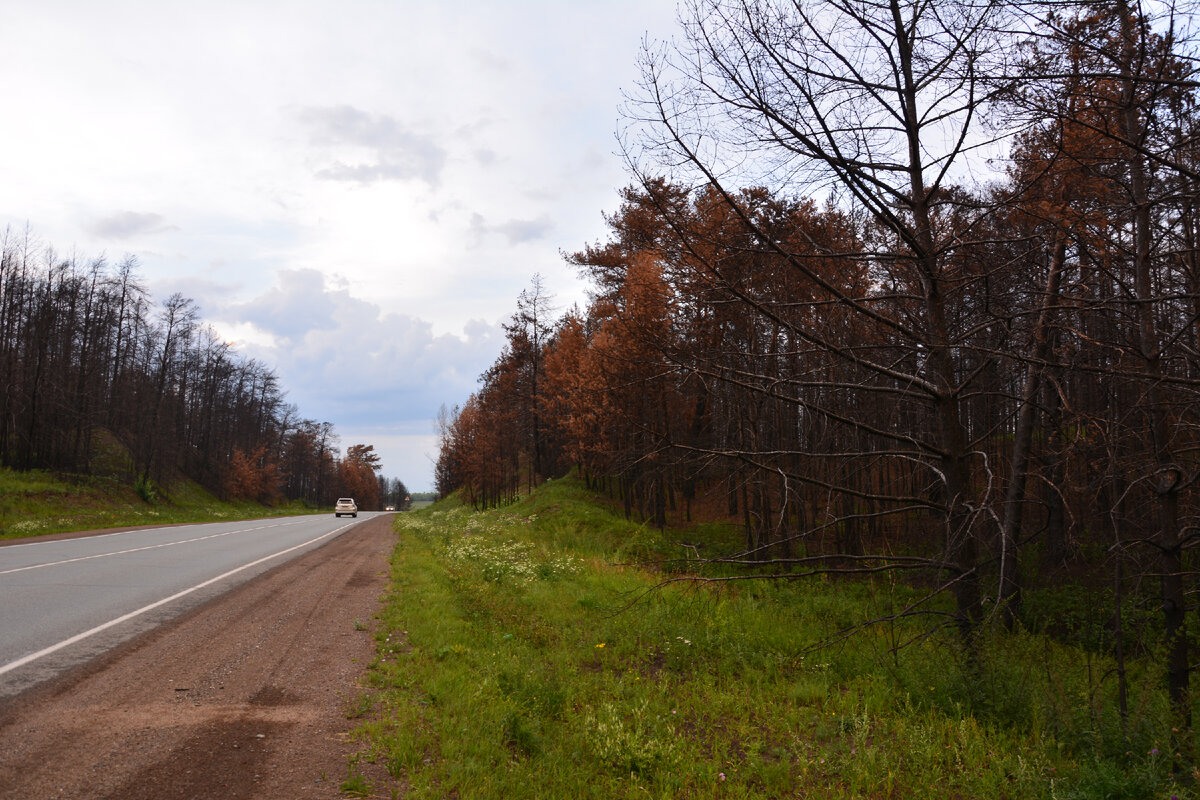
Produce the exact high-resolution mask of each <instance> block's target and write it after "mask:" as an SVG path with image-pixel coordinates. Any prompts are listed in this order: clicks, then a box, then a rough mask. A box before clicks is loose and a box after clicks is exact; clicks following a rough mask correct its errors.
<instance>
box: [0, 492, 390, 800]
mask: <svg viewBox="0 0 1200 800" xmlns="http://www.w3.org/2000/svg"><path fill="white" fill-rule="evenodd" d="M391 522H392V519H391V515H386V516H379V517H374V518H372V519H370V520H366V521H364V522H362V523H361V524H359V525H357V526H355V527H354V528H353V529H351V530H350V531H348V532H346V533H345V534H343V535H341V536H339V537H337V538H336V539H334V540H333V541H331V542H329V543H328V544H326V545H324V546H323V547H320V548H318V549H316V550H313V551H311V552H309V553H305V554H304V555H302V556H300V557H299V558H297V559H295V560H293V561H290V562H288V563H286V564H283V565H280V566H279V567H276V568H275V569H273V570H271V571H269V572H267V573H265V574H263V575H262V576H260V577H258V578H256V579H255V580H252V581H250V582H248V583H245V584H242V585H241V586H239V587H237V588H236V589H234V590H232V591H230V592H229V593H227V594H225V595H222V596H221V597H218V598H214V599H213V600H210V601H209V602H207V603H205V604H203V605H201V606H199V607H197V608H195V609H193V610H191V611H189V612H187V613H186V614H184V615H183V616H182V617H180V618H179V619H177V620H175V621H173V622H170V623H167V624H165V625H163V626H160V627H159V628H156V629H155V630H153V631H150V632H148V633H146V634H143V635H142V636H140V637H138V638H136V639H133V640H131V641H130V642H128V643H126V644H124V645H122V646H120V647H118V648H117V649H116V650H114V651H113V652H111V653H109V654H108V655H106V656H104V657H102V658H99V659H97V660H95V661H93V662H91V663H89V664H86V665H84V666H82V667H79V668H77V669H75V670H73V671H71V672H69V673H68V674H66V675H65V676H63V677H62V678H59V679H57V680H54V681H52V682H50V683H47V684H43V685H41V686H39V687H36V688H35V689H32V690H30V691H27V692H25V693H23V694H21V695H18V696H16V697H13V698H10V699H8V700H4V701H0V798H14V799H15V798H22V799H23V800H24V799H26V798H83V797H87V798H96V799H97V800H101V799H102V798H113V799H114V800H115V799H116V798H121V800H150V799H151V798H153V800H177V799H179V800H182V798H205V799H206V800H207V799H209V798H231V799H232V798H295V799H296V800H303V799H304V798H340V797H341V796H342V795H341V792H340V791H339V789H338V786H339V784H340V783H341V781H342V780H343V779H344V778H345V777H346V768H347V756H348V755H349V753H351V752H352V751H353V750H354V749H355V748H354V746H353V744H352V743H350V742H349V741H347V737H346V733H347V731H349V730H350V729H351V728H352V727H354V721H353V720H350V719H347V716H346V712H347V709H348V708H349V707H350V706H351V705H352V703H353V701H354V700H355V698H356V697H357V696H358V693H359V686H358V682H359V679H360V678H361V676H362V675H363V672H364V670H365V667H366V665H367V664H369V663H370V661H371V659H372V658H373V656H374V649H375V648H374V637H373V636H372V634H371V629H372V628H373V626H374V615H375V613H376V611H377V610H378V607H379V601H380V597H381V596H382V594H383V592H384V590H385V588H386V585H387V575H388V557H389V555H390V554H391V551H392V547H393V545H394V543H395V533H393V532H392V530H391Z"/></svg>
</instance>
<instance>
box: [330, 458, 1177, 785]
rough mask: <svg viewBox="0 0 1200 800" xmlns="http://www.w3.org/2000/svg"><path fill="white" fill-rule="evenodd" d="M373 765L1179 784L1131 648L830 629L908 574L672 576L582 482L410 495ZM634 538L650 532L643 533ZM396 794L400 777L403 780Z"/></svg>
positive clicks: (757, 777)
mask: <svg viewBox="0 0 1200 800" xmlns="http://www.w3.org/2000/svg"><path fill="white" fill-rule="evenodd" d="M395 525H396V528H397V530H398V531H399V534H400V538H399V543H398V545H397V547H396V550H395V554H394V557H393V561H392V587H391V590H390V592H389V595H388V597H387V599H386V602H385V606H384V610H383V611H382V612H381V619H380V624H379V625H378V626H377V628H376V631H377V633H376V635H377V638H378V654H377V658H376V660H375V662H374V663H373V664H372V666H371V669H370V670H369V673H368V682H369V686H368V687H367V689H368V691H370V692H371V698H372V702H373V703H374V706H373V707H374V712H373V713H372V714H371V715H369V716H368V715H366V714H364V717H363V720H364V721H363V722H362V724H361V727H360V728H359V729H358V732H357V735H358V736H359V740H360V742H361V751H360V752H359V753H357V754H356V755H355V756H354V758H353V760H352V765H351V766H352V772H351V781H352V782H353V783H354V786H355V787H356V788H357V789H361V788H363V781H365V778H363V775H362V773H360V769H363V768H364V766H365V765H366V764H372V765H374V769H375V771H376V774H377V775H378V776H380V777H378V779H377V780H376V781H375V785H373V786H372V787H371V790H372V791H373V792H374V793H375V795H376V796H387V795H386V792H387V791H389V787H390V791H391V793H392V796H404V797H413V798H425V797H429V798H434V797H439V798H440V797H445V796H458V797H470V798H493V797H494V798H501V797H503V798H520V797H547V798H553V797H571V798H610V797H641V796H646V797H663V798H666V797H722V798H724V797H732V798H751V797H762V798H768V797H806V798H835V797H836V798H846V797H849V798H924V797H950V798H954V797H958V798H1080V799H1082V798H1105V797H1114V798H1115V797H1121V798H1164V799H1165V798H1168V797H1171V796H1172V795H1176V796H1178V797H1191V796H1194V795H1192V794H1191V793H1190V790H1189V789H1186V788H1183V787H1180V786H1177V785H1176V784H1175V783H1174V782H1173V778H1172V770H1171V758H1170V757H1169V756H1168V755H1166V754H1164V753H1160V749H1161V748H1160V746H1159V743H1160V742H1163V741H1166V740H1167V739H1168V738H1169V736H1170V732H1169V724H1168V723H1167V722H1165V720H1166V719H1167V717H1166V707H1165V702H1164V700H1163V697H1162V693H1161V692H1160V691H1159V688H1158V680H1157V678H1156V677H1155V676H1156V675H1157V674H1159V673H1158V672H1156V671H1155V668H1154V667H1153V665H1146V664H1142V665H1140V666H1139V667H1138V669H1139V670H1140V672H1139V673H1138V674H1137V675H1136V676H1135V677H1134V679H1133V686H1134V691H1135V692H1137V697H1135V698H1133V699H1132V700H1131V707H1136V708H1138V709H1141V710H1140V711H1138V712H1136V713H1135V714H1134V715H1131V718H1129V719H1126V720H1124V721H1122V720H1120V719H1118V718H1117V715H1115V713H1114V712H1113V711H1112V707H1113V706H1112V702H1111V698H1110V695H1111V691H1112V687H1111V686H1110V685H1109V684H1110V681H1107V680H1106V679H1105V677H1104V676H1105V675H1107V674H1108V671H1109V670H1110V667H1111V665H1110V664H1106V663H1104V662H1103V660H1102V659H1100V658H1099V657H1098V656H1095V655H1094V654H1089V653H1087V652H1085V651H1079V650H1076V649H1073V648H1070V647H1067V646H1064V645H1059V644H1056V643H1055V642H1054V641H1052V640H1050V639H1047V638H1044V637H1040V636H1035V635H1032V634H1023V635H1019V636H1012V637H1004V638H998V639H995V640H993V641H990V642H985V643H984V644H983V645H982V647H981V650H980V655H979V657H978V658H977V659H974V660H967V659H964V658H963V657H962V656H961V654H960V651H959V648H958V647H957V645H956V643H955V642H954V641H953V639H945V640H943V639H938V638H928V639H924V640H923V641H921V642H918V643H917V644H913V645H911V646H909V647H906V648H904V649H903V650H900V651H899V653H895V654H894V653H893V652H892V651H891V648H890V644H891V642H892V641H894V640H897V639H904V638H908V636H910V635H911V634H913V633H915V631H913V630H897V629H896V628H890V629H887V628H875V629H872V630H870V631H868V632H866V633H862V634H860V635H858V636H856V637H855V638H853V639H851V640H848V641H845V642H842V643H841V644H840V645H838V646H836V647H830V648H826V649H822V650H818V651H815V652H814V651H811V650H810V649H809V648H810V647H811V645H813V644H814V643H816V642H817V641H819V640H821V639H823V638H825V637H827V636H829V635H830V634H831V633H833V632H834V631H835V630H837V629H838V628H839V627H840V626H842V625H844V624H845V623H847V622H848V621H852V620H853V619H856V618H861V617H863V616H866V615H872V614H877V613H879V611H881V610H882V608H883V606H886V605H887V604H888V603H889V602H892V601H889V600H887V598H888V597H889V596H890V597H893V601H895V602H899V600H900V596H902V595H903V593H904V587H899V586H893V585H888V584H886V583H878V584H869V583H845V582H843V583H833V582H819V581H813V582H804V583H782V582H780V583H770V582H757V583H742V584H739V585H738V586H737V587H736V588H723V589H710V588H706V587H699V586H696V585H694V584H690V583H675V584H670V585H667V586H664V587H659V588H655V586H656V584H657V583H659V582H660V581H661V580H662V579H663V578H664V577H665V576H666V573H663V572H661V571H648V570H646V569H643V568H640V567H637V566H632V565H630V564H628V563H625V564H622V562H629V561H630V559H629V555H630V550H631V549H633V550H636V551H637V552H638V553H639V554H640V555H642V556H646V555H651V554H657V555H678V545H677V543H676V541H677V536H676V537H673V536H672V535H670V534H669V533H668V534H667V535H663V534H660V533H658V532H657V531H651V530H647V529H642V528H639V527H637V526H632V525H630V524H629V523H627V522H625V521H624V520H622V519H620V518H618V517H616V516H614V515H612V514H611V513H609V512H608V511H607V510H605V509H604V508H603V507H601V506H600V505H598V504H596V503H594V502H592V501H591V499H590V498H589V497H588V496H587V495H586V493H585V492H584V491H583V490H582V488H581V487H580V486H579V485H578V484H575V483H573V482H570V481H556V482H551V483H550V484H548V485H547V486H546V487H543V488H542V489H540V490H539V491H537V492H535V493H534V495H533V496H532V497H530V498H527V499H526V500H524V501H522V502H521V503H518V504H516V505H513V506H509V507H507V508H505V509H503V510H499V511H490V512H483V513H476V512H472V511H470V510H468V509H466V508H461V507H454V506H453V505H450V504H447V503H440V504H438V505H437V506H436V507H434V508H433V509H430V510H424V511H421V512H418V513H415V514H406V515H400V516H398V517H397V518H396V520H395ZM631 542H632V543H633V544H632V545H631ZM381 792H382V793H383V794H380V793H381Z"/></svg>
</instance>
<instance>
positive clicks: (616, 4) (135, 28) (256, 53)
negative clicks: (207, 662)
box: [0, 0, 675, 491]
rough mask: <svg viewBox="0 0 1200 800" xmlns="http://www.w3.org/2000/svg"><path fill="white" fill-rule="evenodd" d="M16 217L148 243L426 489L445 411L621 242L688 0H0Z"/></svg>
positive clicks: (9, 205)
mask: <svg viewBox="0 0 1200 800" xmlns="http://www.w3.org/2000/svg"><path fill="white" fill-rule="evenodd" d="M0 12H2V14H0V19H2V20H3V24H0V76H2V80H3V86H4V91H3V95H4V100H5V103H4V106H5V111H4V115H3V122H2V123H0V186H3V187H4V190H3V192H0V226H6V227H11V228H12V229H14V230H17V231H21V230H23V229H24V228H25V226H26V225H28V226H29V228H30V229H31V230H32V232H33V233H34V235H35V236H36V237H38V239H39V240H41V241H42V242H44V243H46V244H49V245H53V246H54V248H55V249H56V250H57V251H58V252H59V253H60V254H65V253H70V252H75V253H77V254H78V255H79V256H80V257H82V258H84V259H90V258H93V257H95V256H98V255H106V256H107V257H108V258H109V259H110V260H112V261H117V260H119V259H120V258H122V257H123V256H125V255H127V254H132V255H135V256H137V258H138V260H139V262H140V265H141V275H142V278H143V280H144V281H145V283H146V285H147V286H148V288H149V289H150V290H151V292H152V293H153V295H154V298H155V299H156V300H158V301H162V300H164V299H166V297H167V296H169V295H170V294H171V293H173V292H176V291H178V292H182V293H183V294H184V295H186V296H188V297H191V298H193V299H194V300H196V302H197V303H198V304H199V306H200V310H201V314H202V316H203V317H204V319H205V320H206V321H207V322H209V323H210V324H212V325H213V326H214V327H216V329H217V330H219V331H220V332H221V333H222V335H223V336H225V337H226V338H227V339H229V340H230V341H234V342H236V343H237V344H238V348H239V350H241V352H243V353H245V354H246V355H248V356H251V357H254V358H258V359H260V360H262V361H263V362H265V363H267V364H269V365H271V366H272V367H273V368H274V369H275V371H276V373H277V374H278V375H279V377H280V380H281V382H282V384H283V386H284V387H285V388H286V389H287V391H288V400H289V402H292V403H295V404H296V405H297V406H298V407H299V409H300V412H301V413H302V414H303V415H304V416H306V417H309V418H313V419H316V420H318V421H328V422H332V423H333V424H334V426H335V427H336V429H337V431H338V433H339V435H340V437H341V445H342V447H343V449H344V448H345V447H347V446H349V445H351V444H355V443H359V442H365V443H370V444H374V445H375V447H376V449H377V450H378V451H379V452H380V454H381V455H382V456H383V468H384V474H386V475H388V476H394V477H399V478H401V479H403V480H404V481H405V483H406V484H407V485H408V486H409V488H410V489H412V490H414V491H416V490H425V489H431V488H432V460H433V459H434V458H436V442H435V438H434V436H433V423H432V420H433V419H434V417H435V415H436V413H437V409H438V407H439V406H440V405H441V404H442V403H445V404H447V405H454V404H456V403H460V402H462V401H463V400H464V399H465V398H466V396H467V395H468V394H469V393H470V392H471V391H472V390H473V389H474V388H475V386H476V378H477V377H478V375H479V373H480V372H482V371H483V370H484V369H485V368H486V367H487V366H488V365H490V364H491V363H492V361H494V360H495V358H496V356H497V355H499V352H500V348H501V345H502V337H501V334H500V332H499V323H500V322H501V321H503V320H504V319H506V318H507V317H509V316H510V315H511V314H512V313H513V311H514V310H515V304H516V297H517V294H518V293H519V292H520V291H521V290H522V289H524V288H526V287H528V285H529V283H530V280H531V278H532V277H533V275H534V273H541V275H542V276H543V278H544V280H545V283H546V286H547V287H548V288H549V290H550V291H551V292H552V293H553V294H554V295H555V297H556V305H557V306H559V307H562V308H565V307H568V306H570V305H571V304H572V303H574V302H582V301H583V298H584V292H585V290H586V286H585V284H583V283H582V282H581V280H580V279H579V278H578V276H577V275H576V274H575V272H574V270H572V269H571V268H570V267H568V266H566V265H565V264H564V263H563V261H562V258H561V256H560V252H562V251H571V250H578V249H580V248H581V247H582V246H583V245H584V244H586V243H588V242H592V241H596V240H598V239H601V238H603V237H604V236H605V228H604V223H603V219H602V216H601V214H602V212H605V211H610V212H611V211H613V210H615V208H616V205H617V192H618V190H619V189H620V188H621V187H622V186H624V185H626V184H627V183H629V180H630V179H629V176H628V175H627V174H626V173H625V171H624V168H623V164H622V161H621V159H620V157H619V156H617V155H616V154H615V153H616V150H617V143H616V140H615V131H616V129H617V126H618V118H619V106H620V105H621V101H622V94H621V92H622V89H625V90H629V89H631V88H633V86H634V84H635V82H636V78H637V57H638V53H639V50H640V47H641V43H642V40H643V38H644V37H645V36H646V35H647V34H648V35H649V36H650V37H652V38H655V39H662V38H669V37H670V36H672V35H673V33H674V30H675V4H674V0H604V1H603V2H601V0H541V1H540V2H539V1H537V0H525V1H523V2H513V1H510V0H493V1H492V2H486V1H485V0H460V1H459V2H434V1H432V0H390V1H385V0H376V1H373V2H367V1H366V0H338V1H337V2H334V1H333V0H287V2H256V1H255V0H238V1H237V2H224V1H223V0H222V1H218V2H211V1H208V2H203V3H196V2H178V1H177V0H130V1H129V2H121V1H120V0H116V1H114V0H106V2H95V0H39V1H38V2H30V0H0Z"/></svg>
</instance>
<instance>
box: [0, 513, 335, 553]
mask: <svg viewBox="0 0 1200 800" xmlns="http://www.w3.org/2000/svg"><path fill="white" fill-rule="evenodd" d="M313 516H324V514H320V515H313ZM267 519H286V520H288V521H287V522H277V523H275V525H268V526H265V527H269V528H270V527H279V526H280V525H298V524H300V523H301V522H303V521H304V520H303V519H297V518H294V517H267ZM292 520H295V521H292ZM231 521H232V522H238V520H231ZM241 521H242V522H249V521H250V520H241ZM221 524H223V523H222V522H221V520H219V519H218V520H213V521H212V522H181V523H179V524H178V525H149V526H146V527H140V528H134V529H133V530H130V531H113V532H112V533H97V534H96V535H95V536H88V537H86V538H88V539H107V538H108V537H110V536H129V535H130V534H134V533H145V532H146V531H167V530H171V529H172V528H192V527H196V526H198V525H221ZM61 541H64V540H63V539H55V540H53V541H34V542H13V541H11V540H9V541H7V542H6V543H4V549H6V550H7V549H10V548H11V549H16V548H18V547H45V546H47V545H52V544H58V543H59V542H61Z"/></svg>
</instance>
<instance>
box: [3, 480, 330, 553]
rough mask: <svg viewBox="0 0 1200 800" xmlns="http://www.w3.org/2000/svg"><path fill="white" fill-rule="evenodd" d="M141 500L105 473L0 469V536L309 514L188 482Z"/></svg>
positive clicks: (307, 510) (296, 506) (295, 507)
mask: <svg viewBox="0 0 1200 800" xmlns="http://www.w3.org/2000/svg"><path fill="white" fill-rule="evenodd" d="M151 496H152V497H153V498H154V499H153V502H147V501H146V500H144V499H143V497H142V496H141V495H140V494H139V493H138V491H137V490H136V488H135V487H133V486H130V485H127V484H123V483H120V482H118V481H116V480H113V479H111V478H96V477H87V476H60V475H53V474H50V473H47V472H40V471H33V472H18V471H15V470H9V469H0V539H17V538H24V537H29V536H40V535H44V534H48V533H64V532H67V531H82V530H93V529H97V528H126V527H135V526H138V525H172V524H179V523H185V522H213V521H217V520H226V519H228V520H234V519H255V518H259V517H277V516H285V515H292V514H309V513H312V511H313V510H312V509H311V508H309V507H307V506H305V505H303V504H299V503H291V504H287V505H281V506H275V507H268V506H263V505H260V504H258V503H241V502H239V503H228V502H223V501H221V500H218V499H217V498H215V497H213V496H212V495H211V494H209V493H208V492H206V491H204V489H202V488H201V487H200V486H198V485H197V484H195V483H192V482H190V481H179V482H177V483H176V484H174V485H172V486H171V487H169V488H168V489H164V488H162V487H155V491H154V492H153V494H152V495H151Z"/></svg>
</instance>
